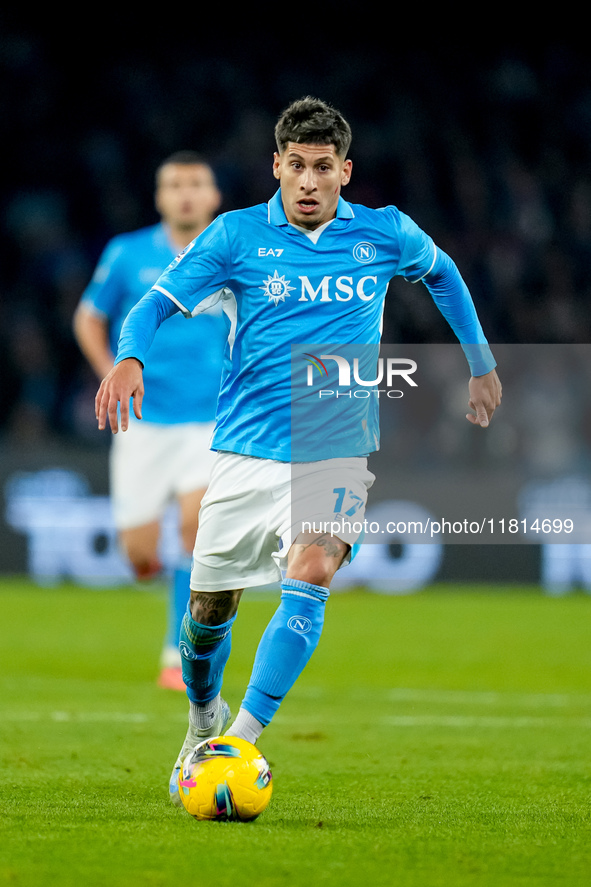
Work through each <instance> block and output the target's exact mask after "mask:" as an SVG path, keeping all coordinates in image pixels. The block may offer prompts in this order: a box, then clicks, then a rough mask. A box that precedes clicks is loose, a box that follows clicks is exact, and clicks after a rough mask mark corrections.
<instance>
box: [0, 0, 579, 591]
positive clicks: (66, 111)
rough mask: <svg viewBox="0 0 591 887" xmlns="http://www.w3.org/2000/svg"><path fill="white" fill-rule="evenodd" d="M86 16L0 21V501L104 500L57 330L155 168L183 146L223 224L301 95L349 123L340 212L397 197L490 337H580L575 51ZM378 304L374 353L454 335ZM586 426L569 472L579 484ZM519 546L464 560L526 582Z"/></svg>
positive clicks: (17, 561)
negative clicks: (36, 483)
mask: <svg viewBox="0 0 591 887" xmlns="http://www.w3.org/2000/svg"><path fill="white" fill-rule="evenodd" d="M351 6H352V4H344V5H343V7H342V8H343V9H344V10H345V11H347V10H349V11H350V9H351ZM255 9H256V7H255ZM102 15H103V17H104V20H103V21H101V22H98V21H93V17H94V18H96V19H98V18H100V17H101V14H100V12H99V11H97V12H95V13H93V16H90V17H89V18H88V20H86V19H84V18H82V17H80V18H77V17H75V18H72V19H66V18H65V17H64V20H63V22H61V21H59V20H56V18H55V16H51V15H50V13H49V12H46V13H39V15H38V16H36V18H35V22H34V24H31V23H28V22H26V21H25V17H24V14H21V15H20V16H19V14H18V13H17V12H13V13H10V14H8V13H3V14H2V16H0V120H1V126H2V132H3V163H2V175H1V184H0V203H1V207H2V213H1V223H0V224H1V226H2V230H1V232H0V267H1V269H2V270H1V278H0V487H1V488H2V490H4V491H5V490H6V484H7V482H8V481H9V479H10V478H13V477H14V476H15V474H18V473H19V472H22V471H24V472H34V471H36V470H39V469H42V468H55V467H61V468H68V469H70V468H73V469H75V470H77V471H80V472H81V473H82V475H84V477H86V479H87V480H88V484H89V489H90V491H91V492H92V493H94V494H104V493H105V491H106V454H107V450H108V436H107V435H106V434H99V433H98V432H97V431H96V429H95V422H94V411H93V399H94V394H95V391H96V381H95V379H94V378H93V376H92V374H91V373H90V371H89V369H88V368H87V366H86V365H85V362H84V360H83V359H82V357H81V355H80V353H79V351H78V349H77V346H76V344H75V342H74V339H73V336H72V330H71V318H72V313H73V311H74V308H75V306H76V304H77V301H78V299H79V296H80V293H81V291H82V289H83V288H84V286H85V285H86V283H87V281H88V279H89V277H90V275H91V273H92V269H93V267H94V264H95V262H96V260H97V258H98V256H99V253H100V251H101V250H102V248H103V246H104V244H105V242H106V241H107V240H108V239H109V238H110V237H112V236H113V235H115V234H117V233H119V232H122V231H127V230H130V229H132V228H134V227H138V226H141V225H146V224H151V223H152V222H154V221H155V220H156V215H155V212H154V209H153V204H152V179H153V172H154V168H155V167H156V165H157V164H158V163H159V161H160V160H161V159H162V158H163V157H164V156H166V155H167V154H169V153H170V152H172V151H174V150H177V149H180V148H193V149H197V150H200V151H202V152H203V153H204V154H205V155H206V156H207V157H208V158H209V159H210V161H211V162H212V164H213V166H214V167H215V169H216V172H217V175H218V178H219V182H220V186H221V188H222V190H223V193H224V205H223V209H224V210H227V209H233V208H239V207H242V206H246V205H249V204H252V203H257V202H261V201H266V200H267V199H268V198H269V196H270V195H271V194H272V192H273V190H274V180H273V179H272V176H271V157H272V152H273V150H274V144H273V126H274V121H275V119H276V117H277V115H278V114H279V113H280V111H281V110H282V108H283V107H284V106H285V105H286V104H287V103H288V102H289V101H290V100H292V99H293V98H296V97H299V96H301V95H303V94H307V93H310V94H317V95H319V96H321V97H322V98H325V99H327V100H329V101H331V102H333V103H334V104H336V105H337V106H338V107H340V108H341V109H342V111H343V112H344V113H345V115H346V116H347V117H348V118H349V119H350V121H351V123H352V127H353V133H354V139H353V146H352V151H351V155H352V157H353V160H354V177H353V181H352V183H351V184H350V185H349V187H348V189H347V192H346V194H345V196H346V198H347V199H349V200H351V201H353V202H355V201H359V202H364V203H367V204H368V205H371V206H376V207H378V206H381V205H384V204H387V203H395V204H396V205H398V206H399V207H400V208H401V209H403V210H404V211H405V212H407V213H409V214H410V215H411V216H412V217H413V218H414V219H415V220H416V221H417V222H418V223H419V224H420V225H421V226H422V227H423V228H424V229H425V230H427V231H428V232H429V233H430V234H431V235H432V236H433V238H434V239H435V241H436V242H437V243H439V244H440V246H441V247H442V248H443V249H445V250H446V251H448V252H449V253H450V254H451V255H452V256H453V257H454V259H455V260H456V261H457V263H458V265H459V266H460V269H461V271H462V273H463V275H464V277H465V279H466V281H467V283H468V285H469V286H470V288H471V290H472V293H473V295H474V298H475V301H476V303H477V306H478V310H479V314H480V317H481V320H482V322H483V325H484V327H485V329H486V331H487V334H488V337H489V340H490V341H491V342H492V343H501V344H503V345H511V344H515V345H518V344H523V343H528V344H540V345H550V344H558V345H563V346H570V345H583V346H584V345H586V344H588V343H589V342H590V339H591V315H590V312H589V309H588V305H589V295H590V293H589V289H590V285H591V284H590V281H589V266H590V259H591V174H590V170H591V166H590V161H591V156H590V155H591V64H590V62H589V59H588V53H587V52H586V51H585V50H581V51H579V50H576V49H573V48H572V47H571V46H568V45H566V44H561V43H559V42H556V43H552V42H547V41H546V42H545V43H542V42H541V41H538V43H537V45H536V46H535V47H528V46H526V45H523V46H522V45H519V44H518V43H517V42H516V43H515V44H514V45H510V44H508V43H506V44H503V45H497V46H496V47H493V48H488V49H487V48H483V47H482V46H478V48H477V49H476V48H474V47H473V46H472V44H470V43H469V42H468V41H464V42H460V41H458V42H457V43H452V44H449V43H447V44H446V46H445V48H443V49H442V48H440V47H437V46H436V45H435V44H433V46H432V47H430V46H428V45H423V46H417V47H416V48H409V47H410V46H411V45H412V44H411V43H410V42H409V43H408V45H406V44H405V43H404V41H403V40H401V39H400V38H399V37H397V38H396V39H394V36H393V35H392V33H383V34H382V33H380V26H379V22H377V23H376V21H373V23H372V28H373V31H371V32H370V35H371V36H367V38H366V37H365V35H364V34H362V33H360V31H359V29H358V27H357V25H356V23H355V22H351V23H350V27H349V28H348V29H347V30H346V32H345V36H344V37H343V36H340V35H339V39H333V35H332V31H331V28H330V22H329V23H328V25H327V21H326V18H324V17H322V16H320V17H319V18H318V19H316V18H314V19H312V20H311V21H310V22H308V21H297V22H295V23H292V22H290V20H289V18H288V17H286V18H285V19H283V20H282V27H278V26H272V25H271V23H270V22H269V16H268V15H266V16H263V15H262V14H260V13H256V12H254V13H253V15H252V17H251V18H250V19H249V21H248V22H247V23H245V24H244V26H243V27H236V28H232V27H229V28H226V29H224V27H223V23H220V22H219V21H218V22H217V23H215V19H214V20H213V22H212V19H211V18H207V20H206V19H205V18H204V17H202V16H200V15H199V14H197V13H184V14H177V15H176V16H175V17H174V19H173V20H172V21H166V20H163V19H162V17H161V18H159V19H158V20H157V21H155V22H154V23H153V24H152V26H151V27H150V28H146V27H145V23H144V24H143V25H142V24H141V23H140V24H139V25H138V29H137V30H135V28H134V24H133V22H132V23H131V25H128V26H127V27H126V28H125V29H124V30H122V29H121V26H120V25H119V24H118V23H117V22H116V21H113V20H112V19H111V18H108V20H107V14H106V12H104V11H103V13H102ZM331 15H335V11H334V8H333V9H332V12H331ZM19 18H20V20H19ZM391 290H392V292H391V298H390V299H389V300H388V304H387V308H386V314H385V318H384V341H386V342H401V343H416V342H433V343H444V342H449V341H451V339H450V336H449V332H448V330H447V328H446V326H445V324H444V323H443V322H442V321H441V319H440V317H439V315H438V314H437V312H436V311H434V310H432V309H431V306H430V305H429V300H428V297H419V296H417V294H416V292H415V291H412V294H411V292H410V291H409V289H408V287H406V286H405V285H402V284H400V283H399V282H395V283H393V284H392V286H391ZM545 418H546V419H547V422H548V423H550V424H551V423H552V414H551V413H550V414H549V415H548V416H547V417H545ZM500 422H502V418H501V414H499V423H500ZM587 430H588V428H587V426H586V425H585V424H583V427H582V430H581V429H579V432H580V437H579V439H578V453H579V461H578V463H577V465H576V468H581V467H583V468H588V457H589V446H588V437H587ZM542 433H543V432H542ZM433 458H434V459H436V458H437V455H436V453H435V454H434V456H433ZM5 498H6V497H5ZM0 505H1V506H2V513H0V571H4V572H15V571H18V570H24V569H25V564H26V547H27V542H26V539H25V537H24V535H23V534H22V533H19V532H16V531H15V530H14V528H10V527H8V526H7V523H6V522H4V523H3V522H2V521H3V520H4V517H5V510H6V502H5V501H4V502H2V501H0ZM520 548H521V549H522V550H521V552H520V553H519V555H516V554H514V555H513V560H511V559H509V561H507V559H503V558H501V559H499V558H498V557H497V556H495V555H494V552H493V551H492V550H491V547H490V546H488V547H487V549H488V551H487V552H486V553H485V554H484V555H483V554H482V552H480V553H479V555H478V556H479V557H480V558H481V561H480V563H482V558H483V557H484V561H485V566H484V568H483V572H485V573H486V578H491V572H490V569H491V564H492V562H493V561H494V567H495V569H497V571H498V576H499V578H501V579H502V580H503V581H511V580H514V581H522V580H524V581H528V580H531V581H533V580H535V579H536V577H537V576H538V571H539V552H538V551H537V550H536V549H534V548H532V547H530V546H520ZM526 549H527V550H526ZM474 557H476V554H475V553H474ZM446 563H448V564H452V567H449V566H448V567H447V575H451V576H452V578H453V577H454V570H455V578H461V579H465V578H469V576H466V575H464V574H469V573H470V570H472V569H473V562H472V560H471V559H470V558H469V559H466V557H465V552H464V554H463V555H462V557H459V556H458V555H457V553H454V552H451V553H450V556H449V558H448V560H447V561H446ZM500 563H502V564H503V565H504V566H503V567H502V568H501V567H499V564H500ZM471 565H472V566H471ZM487 565H488V566H487ZM450 571H451V572H450ZM442 575H443V576H444V577H445V575H446V572H445V570H444V571H443V573H442ZM492 575H493V576H494V569H493V574H492ZM476 578H478V577H477V576H476Z"/></svg>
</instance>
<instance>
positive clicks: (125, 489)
mask: <svg viewBox="0 0 591 887" xmlns="http://www.w3.org/2000/svg"><path fill="white" fill-rule="evenodd" d="M213 427H214V423H213V422H190V423H183V424H180V425H157V424H155V423H153V422H143V421H142V422H139V421H138V422H135V421H134V422H130V425H129V428H128V430H127V431H120V432H119V433H118V434H116V435H114V437H113V443H112V446H111V452H110V482H111V500H112V505H113V517H114V521H115V526H116V527H117V529H118V530H127V529H131V528H132V527H141V526H143V525H144V524H148V523H151V522H152V521H155V520H160V519H161V518H162V516H163V514H164V511H165V510H166V508H167V506H168V505H169V504H170V503H171V502H173V501H174V500H175V499H177V498H178V497H179V496H182V495H183V494H185V493H191V492H193V491H194V490H201V489H205V488H206V487H207V484H208V483H209V476H210V474H211V469H212V466H213V463H214V460H215V452H213V451H212V450H210V449H209V447H210V443H211V436H212V434H213Z"/></svg>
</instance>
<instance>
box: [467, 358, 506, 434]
mask: <svg viewBox="0 0 591 887" xmlns="http://www.w3.org/2000/svg"><path fill="white" fill-rule="evenodd" d="M468 391H469V394H470V400H469V401H468V406H469V407H470V409H471V410H472V411H473V412H471V413H467V414H466V419H467V420H468V422H472V424H473V425H480V427H481V428H487V427H488V424H489V422H490V420H491V419H492V417H493V413H494V411H495V410H496V408H497V407H498V406H500V404H501V395H502V391H503V389H502V387H501V383H500V381H499V377H498V376H497V371H496V370H491V371H490V373H487V374H486V375H485V376H471V378H470V382H469V383H468Z"/></svg>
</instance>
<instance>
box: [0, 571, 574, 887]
mask: <svg viewBox="0 0 591 887" xmlns="http://www.w3.org/2000/svg"><path fill="white" fill-rule="evenodd" d="M275 605H276V601H275V599H274V598H273V596H271V595H268V594H261V593H258V594H252V595H251V596H250V597H249V596H246V598H245V599H244V601H243V603H242V605H241V610H240V613H239V618H238V621H237V623H236V626H235V630H234V640H233V653H232V658H231V660H230V664H229V666H228V669H227V673H226V683H225V688H224V695H225V697H226V698H227V699H228V702H229V703H230V705H231V706H232V708H233V710H236V708H237V706H238V704H239V702H240V699H241V697H242V694H243V691H244V689H245V686H246V683H247V680H248V675H249V671H250V665H251V662H252V657H253V654H254V650H255V647H256V644H257V641H258V638H259V636H260V634H261V632H262V630H263V627H264V625H265V624H266V622H267V620H268V618H269V617H270V615H271V613H272V611H273V609H274V607H275ZM590 610H591V598H589V597H587V596H585V595H583V594H575V595H572V596H569V597H566V598H562V599H551V598H548V597H544V596H543V595H542V594H541V593H540V591H539V590H537V589H533V588H529V589H528V588H526V589H523V588H517V587H516V588H495V587H490V588H483V587H481V588H453V587H449V586H447V587H445V586H437V587H433V588H429V589H426V590H425V591H423V592H421V593H419V594H414V595H409V596H405V597H389V596H382V595H377V594H367V593H364V592H363V591H361V590H360V591H355V592H347V593H335V594H333V595H332V596H331V598H330V600H329V603H328V609H327V618H326V625H325V631H324V635H323V638H322V640H321V644H320V647H319V649H318V651H317V652H316V654H315V656H314V657H313V659H312V661H311V663H310V664H309V666H308V668H307V670H306V671H305V673H304V674H303V675H302V677H301V678H300V680H299V681H298V683H297V684H296V685H295V687H294V688H293V690H292V692H291V694H290V695H289V697H288V698H287V699H286V701H285V702H284V704H283V706H282V708H281V709H280V711H279V713H278V715H277V717H276V720H275V721H274V722H273V724H272V725H271V726H270V727H269V728H268V730H267V731H266V732H265V733H264V734H263V736H262V737H261V741H260V743H259V746H260V748H261V751H262V752H263V753H264V754H265V755H266V756H267V758H268V759H269V761H270V763H271V766H272V769H273V774H274V794H273V798H272V801H271V804H270V805H269V807H268V809H267V810H266V812H265V813H264V814H263V815H262V816H261V817H260V818H259V819H258V820H256V821H255V822H253V823H248V824H241V823H199V822H196V821H195V820H193V819H191V818H190V817H189V816H188V815H187V814H186V813H185V812H184V811H180V810H177V809H176V808H174V807H172V806H171V805H170V804H169V802H168V798H167V780H168V775H169V772H170V769H171V766H172V763H173V761H174V758H175V757H176V754H177V752H178V748H179V747H180V743H181V741H182V739H183V737H184V733H185V729H186V717H187V702H186V698H185V697H184V695H183V694H181V693H175V692H171V691H165V690H160V689H159V688H158V687H157V686H156V683H155V678H156V674H157V663H158V655H159V650H160V641H161V637H162V633H163V631H164V613H165V595H164V592H163V590H162V589H152V590H149V591H139V590H135V589H121V590H111V591H104V592H97V591H87V590H83V589H79V588H73V587H64V588H60V589H54V590H43V589H38V588H35V587H33V586H32V585H31V584H30V583H28V582H26V581H24V580H23V581H16V580H11V581H9V580H2V581H0V663H1V665H0V762H1V764H0V884H9V885H12V887H29V885H31V887H32V885H36V887H38V885H41V887H46V885H59V887H70V885H72V887H73V885H76V887H80V885H83V887H122V885H126V887H127V885H138V884H141V885H147V887H158V885H177V887H185V885H191V887H206V885H211V887H230V885H231V887H267V885H277V887H280V885H281V887H283V885H285V887H300V885H301V887H303V885H305V887H316V885H320V887H322V885H335V887H337V885H338V887H348V885H356V887H358V885H361V887H370V885H393V887H394V885H395V887H407V885H413V887H415V885H416V887H419V885H420V887H438V885H445V887H464V885H470V887H473V885H475V887H488V885H490V887H505V885H511V887H513V885H520V887H521V885H523V887H525V885H532V887H533V885H535V887H540V885H552V887H561V885H568V887H571V885H586V887H587V885H589V883H591V815H590V810H591V805H590V802H591V631H590V624H591V623H590Z"/></svg>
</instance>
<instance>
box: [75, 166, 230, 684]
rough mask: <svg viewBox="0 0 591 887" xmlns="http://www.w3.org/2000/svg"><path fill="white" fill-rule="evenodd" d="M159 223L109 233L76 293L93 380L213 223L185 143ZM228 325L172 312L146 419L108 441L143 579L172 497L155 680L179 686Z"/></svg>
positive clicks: (118, 509) (165, 174) (125, 533)
mask: <svg viewBox="0 0 591 887" xmlns="http://www.w3.org/2000/svg"><path fill="white" fill-rule="evenodd" d="M155 203H156V208H157V210H158V212H159V214H160V216H161V221H160V222H159V223H158V224H155V225H152V226H150V227H146V228H142V229H140V230H137V231H132V232H129V233H125V234H121V235H119V236H117V237H115V238H113V240H111V241H110V242H109V243H108V244H107V246H106V248H105V250H104V252H103V254H102V256H101V257H100V260H99V262H98V265H97V267H96V269H95V272H94V275H93V277H92V280H91V281H90V283H89V284H88V287H87V288H86V290H85V292H84V293H83V295H82V298H81V301H80V305H79V307H78V309H77V311H76V315H75V320H74V329H75V333H76V337H77V340H78V342H79V344H80V347H81V349H82V351H83V353H84V354H85V356H86V357H87V359H88V360H89V362H90V364H91V366H92V367H93V369H94V370H95V372H96V374H97V375H98V376H99V378H103V377H104V376H105V375H106V374H107V373H108V372H109V370H110V369H111V367H112V366H113V360H114V355H115V353H116V350H117V340H118V338H119V334H120V330H121V325H122V323H123V320H124V319H125V317H126V316H127V314H128V313H129V311H130V310H131V308H132V307H133V306H134V305H135V304H136V303H137V302H138V301H139V300H140V299H141V298H142V296H143V295H144V294H145V293H146V292H147V291H148V290H149V289H150V288H151V286H152V285H153V284H154V281H155V280H157V278H158V277H159V276H160V274H161V273H162V271H163V269H165V268H166V267H167V266H168V265H170V263H171V262H172V260H173V259H174V257H175V256H176V255H178V253H179V252H181V251H182V250H183V249H184V248H185V247H186V246H187V244H188V243H189V242H190V241H191V240H192V239H193V238H194V237H196V236H198V235H199V234H200V233H201V232H203V230H204V229H205V228H206V227H207V225H209V224H210V222H211V221H212V219H213V217H214V215H215V212H216V211H217V209H218V207H219V204H220V193H219V191H218V188H217V186H216V183H215V180H214V175H213V172H212V170H211V168H210V166H209V165H208V164H206V163H205V162H204V161H203V160H202V158H201V157H200V156H199V155H198V154H196V153H194V152H189V151H183V152H178V153H176V154H174V155H172V156H171V157H169V158H167V159H166V160H165V161H164V162H163V163H162V164H161V165H160V167H159V169H158V170H157V173H156V190H155ZM226 336H227V329H226V324H225V322H224V318H223V317H222V312H221V310H219V309H217V310H216V309H215V308H214V309H212V310H211V311H209V312H205V313H204V314H203V315H202V316H201V317H200V318H199V319H198V320H197V321H196V322H195V323H186V322H185V321H184V320H183V318H182V317H181V316H180V315H178V316H177V317H171V318H170V319H169V321H167V322H166V323H165V324H163V325H162V327H161V328H160V329H159V330H158V333H157V335H156V336H155V337H154V341H153V343H152V346H151V348H150V368H149V370H148V373H147V378H148V380H149V381H148V388H149V391H148V396H147V397H146V399H145V402H144V422H143V423H136V427H134V429H133V433H132V434H131V435H129V436H127V437H126V439H125V440H122V439H121V438H119V439H115V440H114V442H113V446H112V448H111V454H110V460H111V464H110V480H111V496H112V501H113V510H114V518H115V523H116V526H117V529H118V532H119V536H120V539H121V543H122V547H123V549H124V551H125V552H126V554H127V556H128V558H129V560H130V562H131V564H132V566H133V567H134V569H135V571H136V574H137V575H138V577H140V578H148V577H150V576H153V575H156V574H157V573H158V572H159V571H160V569H161V565H160V559H159V552H158V546H159V536H160V529H161V528H160V523H161V518H162V516H163V512H164V509H165V508H166V506H167V505H168V503H169V502H171V501H172V500H173V499H176V500H177V501H178V504H179V515H180V527H179V529H180V547H181V551H182V552H183V555H182V563H180V564H179V566H178V569H177V570H176V572H175V575H174V582H173V593H172V594H171V606H170V608H169V625H168V631H167V637H166V642H165V649H164V651H163V654H162V671H161V675H160V679H159V680H160V683H161V684H162V685H164V686H171V687H176V688H178V689H184V684H183V683H182V679H181V675H180V659H179V653H178V634H179V627H180V621H181V620H182V617H183V614H184V611H185V608H186V604H187V600H188V594H189V561H188V560H187V559H188V558H189V556H190V554H191V552H192V549H193V544H194V539H195V533H196V529H197V515H198V510H199V504H200V500H201V497H202V495H203V492H204V489H205V487H206V486H207V481H208V477H209V472H210V469H211V461H212V458H213V454H212V453H211V450H210V448H209V443H210V437H211V432H212V429H213V421H214V419H215V412H216V404H217V397H218V392H219V383H220V374H221V369H222V361H223V346H224V343H225V339H226Z"/></svg>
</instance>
